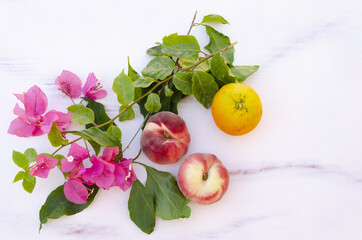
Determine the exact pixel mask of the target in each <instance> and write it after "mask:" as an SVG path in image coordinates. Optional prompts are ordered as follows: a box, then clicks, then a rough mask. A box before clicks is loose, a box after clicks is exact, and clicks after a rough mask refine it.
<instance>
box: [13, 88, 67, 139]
mask: <svg viewBox="0 0 362 240" xmlns="http://www.w3.org/2000/svg"><path fill="white" fill-rule="evenodd" d="M15 96H16V97H17V98H18V99H19V100H20V101H21V102H22V103H23V104H24V109H23V108H21V107H20V106H19V104H16V105H15V108H14V110H13V112H14V114H15V115H17V116H18V117H17V118H15V119H14V120H13V121H12V122H11V123H10V127H9V129H8V133H10V134H13V135H16V136H18V137H29V136H40V135H43V134H47V133H49V132H50V129H51V127H52V125H53V123H54V122H55V123H56V124H57V125H58V127H59V129H60V130H61V131H64V130H65V129H66V128H67V127H68V126H69V125H70V120H71V117H72V113H62V112H58V111H55V110H51V111H49V112H47V113H46V114H44V113H45V111H46V110H47V107H48V99H47V97H46V95H45V93H44V92H43V91H42V90H41V89H40V88H39V87H38V86H33V87H31V88H30V89H29V90H28V91H27V92H26V93H23V94H15Z"/></svg>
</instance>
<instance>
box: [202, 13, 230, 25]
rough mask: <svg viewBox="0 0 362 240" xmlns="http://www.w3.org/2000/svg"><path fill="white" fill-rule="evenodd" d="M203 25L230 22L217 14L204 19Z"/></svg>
mask: <svg viewBox="0 0 362 240" xmlns="http://www.w3.org/2000/svg"><path fill="white" fill-rule="evenodd" d="M202 23H222V24H229V23H228V21H226V20H225V18H223V17H222V16H220V15H217V14H210V15H207V16H205V17H204V19H202Z"/></svg>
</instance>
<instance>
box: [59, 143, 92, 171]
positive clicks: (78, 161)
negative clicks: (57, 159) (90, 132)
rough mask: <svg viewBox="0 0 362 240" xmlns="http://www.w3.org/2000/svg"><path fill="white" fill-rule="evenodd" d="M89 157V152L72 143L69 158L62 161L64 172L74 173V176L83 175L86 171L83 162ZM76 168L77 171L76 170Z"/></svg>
mask: <svg viewBox="0 0 362 240" xmlns="http://www.w3.org/2000/svg"><path fill="white" fill-rule="evenodd" d="M88 157H89V150H88V149H86V148H84V147H82V146H80V145H78V144H77V143H72V145H71V146H70V149H69V153H68V157H67V158H63V159H62V160H61V166H60V168H61V170H62V172H71V171H73V170H75V171H73V172H72V175H81V174H82V173H83V172H84V171H85V167H84V165H83V160H84V159H86V158H88ZM75 168H76V169H75Z"/></svg>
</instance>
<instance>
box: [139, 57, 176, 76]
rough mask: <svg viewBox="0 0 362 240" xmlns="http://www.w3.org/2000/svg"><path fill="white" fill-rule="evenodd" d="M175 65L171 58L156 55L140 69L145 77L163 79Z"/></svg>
mask: <svg viewBox="0 0 362 240" xmlns="http://www.w3.org/2000/svg"><path fill="white" fill-rule="evenodd" d="M175 67H176V66H175V63H174V62H173V61H172V60H171V58H169V57H166V56H158V57H155V58H154V59H152V60H151V61H150V62H149V63H148V64H147V66H146V68H144V69H143V70H142V74H143V75H144V76H146V77H151V78H154V79H160V80H164V79H166V78H167V77H168V76H169V75H170V74H171V73H172V71H173V70H174V68H175Z"/></svg>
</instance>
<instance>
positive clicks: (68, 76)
mask: <svg viewBox="0 0 362 240" xmlns="http://www.w3.org/2000/svg"><path fill="white" fill-rule="evenodd" d="M55 84H57V85H58V86H59V88H60V89H61V90H62V91H63V92H64V93H65V94H67V95H68V96H70V97H71V98H77V97H79V96H80V94H81V88H82V81H81V80H80V78H79V77H78V76H77V75H75V74H74V73H72V72H69V71H66V70H63V71H62V73H61V74H60V76H58V77H57V79H56V80H55Z"/></svg>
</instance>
